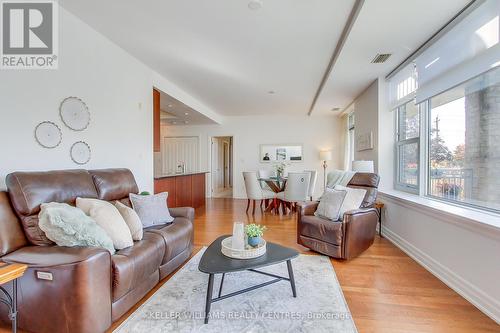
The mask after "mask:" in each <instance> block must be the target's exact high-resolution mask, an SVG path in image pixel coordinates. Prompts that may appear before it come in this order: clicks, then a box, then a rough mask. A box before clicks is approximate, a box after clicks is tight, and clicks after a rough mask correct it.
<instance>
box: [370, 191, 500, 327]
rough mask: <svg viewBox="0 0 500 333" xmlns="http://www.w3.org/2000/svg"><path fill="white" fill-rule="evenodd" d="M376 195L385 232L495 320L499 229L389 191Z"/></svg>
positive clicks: (499, 312) (499, 296)
mask: <svg viewBox="0 0 500 333" xmlns="http://www.w3.org/2000/svg"><path fill="white" fill-rule="evenodd" d="M391 194H394V193H391ZM380 198H381V200H382V201H383V202H384V203H385V205H386V207H385V209H384V215H383V222H382V225H383V227H382V230H383V234H384V237H386V238H388V239H389V240H391V241H392V242H393V243H395V244H396V245H397V246H399V247H400V248H401V249H402V250H403V251H405V252H406V253H408V254H409V255H410V256H411V257H413V258H414V259H415V260H416V261H417V262H419V263H420V264H421V265H422V266H424V267H425V268H426V269H427V270H429V271H431V272H432V273H433V274H434V275H436V276H437V277H438V278H439V279H441V280H442V281H443V282H445V283H446V284H447V285H448V286H450V287H451V288H453V289H454V290H455V291H457V292H458V293H459V294H461V295H462V296H463V297H465V298H466V299H468V300H469V301H470V302H471V303H473V304H474V305H476V306H477V307H478V308H479V309H480V310H482V311H483V312H484V313H486V314H487V315H489V316H490V317H491V318H493V319H494V320H496V321H497V322H498V323H499V324H500V284H499V283H498V278H499V277H500V261H499V254H500V230H499V229H498V228H485V227H481V226H480V225H478V224H477V223H476V222H474V221H473V220H469V219H464V218H461V217H458V216H453V215H452V214H447V213H444V212H443V211H440V210H435V209H429V208H427V207H425V206H421V205H418V204H414V203H412V202H409V201H402V200H398V199H394V198H393V197H391V196H389V195H383V194H382V195H380Z"/></svg>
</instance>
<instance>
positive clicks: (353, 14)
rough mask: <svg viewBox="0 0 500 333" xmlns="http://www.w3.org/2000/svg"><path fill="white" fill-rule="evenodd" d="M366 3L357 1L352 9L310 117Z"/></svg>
mask: <svg viewBox="0 0 500 333" xmlns="http://www.w3.org/2000/svg"><path fill="white" fill-rule="evenodd" d="M364 2H365V0H356V2H355V3H354V6H353V7H352V10H351V13H350V14H349V17H348V18H347V22H346V24H345V26H344V29H343V30H342V34H341V35H340V38H339V40H338V41H337V45H336V46H335V50H334V51H333V54H332V56H331V58H330V62H329V63H328V66H327V67H326V70H325V73H324V74H323V78H322V79H321V82H320V84H319V87H318V89H317V90H316V93H315V94H314V98H313V101H312V103H311V106H310V107H309V112H308V113H307V115H308V116H310V115H311V113H312V111H313V109H314V107H315V106H316V102H317V101H318V98H319V96H320V95H321V92H322V91H323V88H324V87H325V84H326V81H327V80H328V78H329V77H330V74H331V73H332V70H333V67H334V66H335V63H336V62H337V59H338V58H339V56H340V53H341V52H342V49H343V48H344V45H345V42H346V41H347V38H348V37H349V33H350V32H351V29H352V27H353V26H354V23H355V22H356V19H357V18H358V15H359V12H360V11H361V8H362V7H363V4H364Z"/></svg>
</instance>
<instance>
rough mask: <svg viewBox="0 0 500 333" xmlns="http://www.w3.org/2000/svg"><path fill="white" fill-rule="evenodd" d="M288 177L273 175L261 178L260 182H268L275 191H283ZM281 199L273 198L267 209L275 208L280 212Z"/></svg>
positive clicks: (268, 210) (270, 210)
mask: <svg viewBox="0 0 500 333" xmlns="http://www.w3.org/2000/svg"><path fill="white" fill-rule="evenodd" d="M287 179H288V178H287V177H283V176H272V177H261V178H259V181H260V182H264V183H266V185H267V186H268V187H269V188H270V189H271V191H273V192H274V193H279V192H283V191H284V190H285V186H286V181H287ZM280 204H281V203H280V201H279V200H278V199H276V198H275V199H274V200H271V202H270V203H269V204H268V205H267V207H266V209H265V211H266V212H272V211H273V210H274V211H275V212H276V213H279V207H280Z"/></svg>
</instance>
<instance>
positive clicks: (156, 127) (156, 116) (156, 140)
mask: <svg viewBox="0 0 500 333" xmlns="http://www.w3.org/2000/svg"><path fill="white" fill-rule="evenodd" d="M160 122H161V121H160V92H159V91H158V90H156V89H153V152H160V151H161V149H160V140H161V138H160V137H161V133H160V132H161V126H160Z"/></svg>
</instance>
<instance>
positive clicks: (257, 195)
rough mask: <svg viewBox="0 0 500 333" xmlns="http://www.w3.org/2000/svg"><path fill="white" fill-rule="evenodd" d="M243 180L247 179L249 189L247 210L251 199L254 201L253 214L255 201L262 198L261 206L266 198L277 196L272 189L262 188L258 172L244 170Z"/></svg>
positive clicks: (246, 186)
mask: <svg viewBox="0 0 500 333" xmlns="http://www.w3.org/2000/svg"><path fill="white" fill-rule="evenodd" d="M243 180H244V181H245V189H246V191H247V198H248V199H247V210H246V211H247V212H248V209H249V208H250V200H252V201H253V208H252V214H255V201H256V200H260V206H261V207H262V203H263V201H264V200H269V199H274V198H276V193H274V192H273V191H271V190H266V189H262V187H261V186H260V183H259V180H258V178H257V172H255V171H248V172H243Z"/></svg>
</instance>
